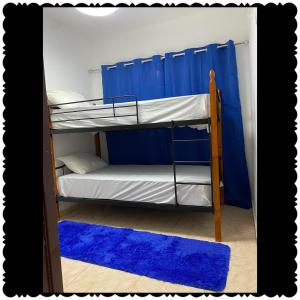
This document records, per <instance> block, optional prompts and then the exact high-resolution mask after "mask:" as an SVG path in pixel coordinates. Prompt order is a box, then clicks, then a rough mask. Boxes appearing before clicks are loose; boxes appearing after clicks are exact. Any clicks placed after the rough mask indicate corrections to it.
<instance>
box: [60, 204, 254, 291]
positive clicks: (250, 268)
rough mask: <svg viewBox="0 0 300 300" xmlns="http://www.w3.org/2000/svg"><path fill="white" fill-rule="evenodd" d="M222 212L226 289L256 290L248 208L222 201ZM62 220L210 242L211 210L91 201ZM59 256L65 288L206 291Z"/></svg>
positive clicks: (211, 239) (212, 232)
mask: <svg viewBox="0 0 300 300" xmlns="http://www.w3.org/2000/svg"><path fill="white" fill-rule="evenodd" d="M222 213H223V215H222V226H223V227H222V233H223V243H225V244H227V245H229V246H230V248H231V260H230V266H229V273H228V278H227V285H226V289H225V290H224V292H228V293H230V292H233V293H243V292H245V293H255V292H256V289H257V279H256V277H257V251H256V247H257V244H256V238H255V228H254V223H253V215H252V211H251V210H245V209H240V208H237V207H232V206H224V207H223V209H222ZM62 219H68V220H74V221H80V222H87V223H94V224H104V225H110V226H115V227H129V228H134V229H136V230H144V231H152V232H157V233H164V234H169V235H177V236H182V237H189V238H194V239H200V240H208V241H214V224H213V215H212V214H211V213H201V212H184V211H166V210H153V209H138V208H129V207H110V206H101V205H95V204H89V205H85V206H81V207H80V208H77V209H76V210H74V211H73V212H70V213H68V214H66V215H64V216H63V217H62ZM61 261H62V271H63V283H64V292H70V293H71V292H74V293H75V292H77V293H79V292H99V293H100V292H102V293H104V292H114V293H117V292H119V293H122V292H124V293H130V292H132V293H133V292H136V293H151V292H152V293H154V292H158V293H167V292H170V293H171V292H173V293H176V292H177V293H179V292H182V293H189V292H190V293H191V292H193V293H197V292H207V291H205V290H201V289H196V288H192V287H188V286H183V285H179V284H172V283H168V282H163V281H159V280H155V279H151V278H148V277H145V276H138V275H134V274H130V273H126V272H122V271H118V270H113V269H109V268H105V267H101V266H97V265H92V264H88V263H84V262H80V261H75V260H71V259H66V258H63V257H62V259H61ZM209 292H210V291H209Z"/></svg>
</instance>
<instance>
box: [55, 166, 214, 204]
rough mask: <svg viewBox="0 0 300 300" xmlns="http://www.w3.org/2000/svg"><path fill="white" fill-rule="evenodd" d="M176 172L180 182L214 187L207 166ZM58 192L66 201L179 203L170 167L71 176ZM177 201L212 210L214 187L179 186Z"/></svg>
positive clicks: (125, 168)
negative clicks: (99, 200)
mask: <svg viewBox="0 0 300 300" xmlns="http://www.w3.org/2000/svg"><path fill="white" fill-rule="evenodd" d="M176 168H177V169H176V170H177V177H176V178H177V181H183V182H199V183H210V168H209V167H207V166H184V165H180V166H177V167H176ZM58 190H59V194H60V195H61V196H64V197H80V198H93V199H97V198H98V199H100V198H102V199H115V200H126V201H136V202H150V203H158V204H174V203H175V194H174V176H173V167H172V166H170V165H166V166H164V165H149V166H147V165H110V166H108V167H105V168H103V169H100V170H97V171H94V172H91V173H88V174H84V175H81V174H75V173H71V174H68V175H63V176H60V177H59V178H58ZM177 199H178V203H179V204H182V205H197V206H211V205H212V201H211V188H210V185H187V184H184V185H177Z"/></svg>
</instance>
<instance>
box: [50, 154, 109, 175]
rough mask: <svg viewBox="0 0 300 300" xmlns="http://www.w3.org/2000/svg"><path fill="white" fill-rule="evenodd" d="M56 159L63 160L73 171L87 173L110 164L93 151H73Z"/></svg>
mask: <svg viewBox="0 0 300 300" xmlns="http://www.w3.org/2000/svg"><path fill="white" fill-rule="evenodd" d="M56 159H57V160H60V161H62V162H63V163H64V164H65V165H66V166H67V167H68V168H69V169H70V170H71V171H72V172H74V173H77V174H86V173H89V172H92V171H95V170H98V169H102V168H104V167H106V166H108V164H107V163H106V162H105V161H103V160H102V159H100V158H99V157H97V156H96V155H95V154H92V153H73V154H70V155H65V156H61V157H57V158H56Z"/></svg>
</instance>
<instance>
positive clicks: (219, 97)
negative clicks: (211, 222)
mask: <svg viewBox="0 0 300 300" xmlns="http://www.w3.org/2000/svg"><path fill="white" fill-rule="evenodd" d="M217 96H218V97H217V99H218V100H217V103H218V109H217V111H218V146H219V148H218V149H219V168H220V180H221V181H222V183H223V186H220V201H221V204H222V205H224V204H225V201H224V164H223V146H222V100H221V90H220V89H217Z"/></svg>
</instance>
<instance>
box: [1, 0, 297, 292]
mask: <svg viewBox="0 0 300 300" xmlns="http://www.w3.org/2000/svg"><path fill="white" fill-rule="evenodd" d="M78 5H80V4H78ZM105 5H107V6H112V5H111V4H109V3H107V4H105ZM51 6H52V5H50V4H43V5H39V4H36V3H32V4H12V3H8V4H6V5H5V6H4V9H3V13H4V16H5V20H4V23H3V27H4V30H5V34H4V37H3V42H4V54H5V58H4V62H3V63H4V68H5V72H4V75H3V78H4V81H5V84H4V92H5V96H4V100H3V101H4V106H5V111H4V114H3V117H4V119H5V123H4V129H5V133H4V138H3V140H4V143H5V149H4V152H3V153H4V157H5V160H4V164H5V171H4V174H3V180H4V181H5V187H4V195H5V198H4V211H3V217H4V219H5V225H4V227H3V230H4V239H5V241H4V251H3V255H4V257H5V262H4V264H3V268H4V272H5V274H4V287H3V292H4V294H5V295H7V296H15V295H19V296H20V295H31V296H36V295H39V294H41V291H42V197H43V186H42V184H43V183H42V99H43V98H42V92H43V91H42V86H43V73H42V72H43V69H42V66H43V48H42V38H43V22H42V21H43V17H42V9H43V7H51ZM55 6H56V7H59V6H63V7H73V5H71V4H64V5H55ZM80 6H86V4H82V5H80ZM119 6H122V7H126V6H127V5H126V4H122V3H120V5H119ZM130 6H135V5H133V4H132V5H130ZM136 6H148V5H146V4H144V3H141V4H139V5H136ZM153 6H164V5H162V4H155V5H153ZM165 6H166V7H175V6H176V7H182V6H185V7H187V6H189V5H187V4H179V5H165ZM191 6H193V7H201V6H203V5H201V4H199V3H196V2H195V3H194V4H193V5H191ZM204 6H212V7H216V6H217V7H223V5H221V4H214V5H204ZM225 6H226V7H228V6H231V7H232V6H237V5H235V4H228V5H225ZM239 7H257V27H258V62H257V72H258V97H257V99H258V101H257V102H258V103H257V108H258V109H257V118H258V123H257V142H258V151H257V152H258V153H257V156H258V158H257V164H258V166H257V169H258V171H257V193H258V195H257V198H258V201H257V216H258V220H257V233H258V238H257V243H258V293H256V294H253V295H256V296H260V295H267V296H275V295H286V296H293V295H295V293H296V291H297V287H296V283H295V282H296V274H295V271H296V268H297V264H296V261H295V257H296V246H295V243H296V236H295V234H296V229H297V227H296V224H295V219H296V208H295V205H296V197H295V195H296V186H295V181H296V177H297V175H296V171H295V166H296V164H295V158H296V148H295V143H296V133H295V120H296V115H297V113H296V110H295V105H296V101H297V99H296V95H295V92H296V85H295V82H296V72H295V68H296V57H295V55H296V46H295V45H296V40H297V37H296V34H295V30H296V26H297V23H296V19H295V16H296V13H297V8H296V6H295V5H294V4H292V3H288V4H284V5H282V4H278V5H275V4H272V3H270V4H266V5H261V4H254V5H251V6H250V5H240V6H239ZM279 104H280V105H279ZM20 170H21V172H22V174H23V176H22V178H19V177H20V176H16V174H19V173H20ZM279 174H283V175H279ZM64 295H66V296H67V294H64ZM68 295H70V294H68ZM78 295H82V296H84V295H86V294H78ZM97 295H99V294H97ZM110 295H112V294H110ZM124 295H125V294H122V296H124ZM142 295H145V294H142ZM179 295H182V296H184V295H187V294H179ZM193 295H194V296H198V295H201V294H193ZM212 295H216V296H218V295H220V294H213V293H212ZM229 295H232V296H233V295H236V294H229Z"/></svg>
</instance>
